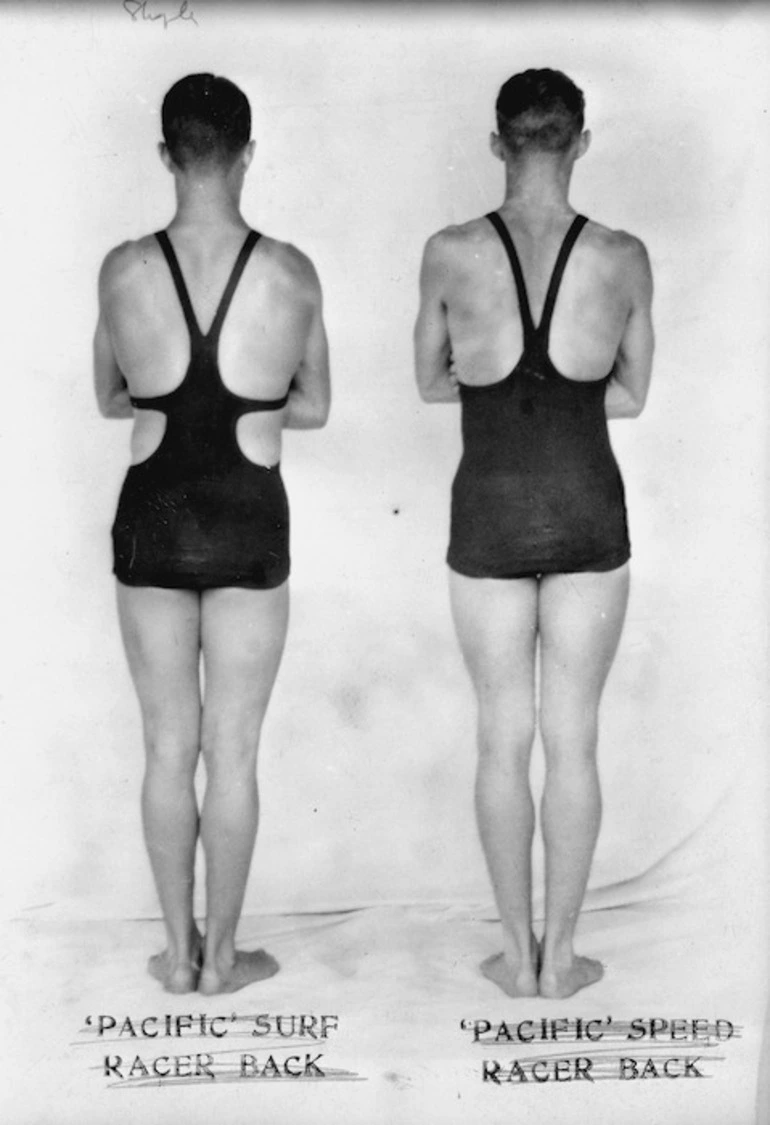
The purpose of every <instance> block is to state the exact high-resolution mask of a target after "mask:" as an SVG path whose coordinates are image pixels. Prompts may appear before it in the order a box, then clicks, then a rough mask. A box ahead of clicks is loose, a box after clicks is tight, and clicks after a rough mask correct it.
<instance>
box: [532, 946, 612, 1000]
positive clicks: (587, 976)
mask: <svg viewBox="0 0 770 1125" xmlns="http://www.w3.org/2000/svg"><path fill="white" fill-rule="evenodd" d="M603 976H604V965H602V963H601V961H594V960H592V959H591V958H590V957H577V956H575V957H573V959H572V964H571V965H569V966H567V967H566V968H558V969H547V968H543V969H541V970H540V981H539V989H540V995H541V996H546V997H548V998H549V999H553V1000H563V999H564V997H566V996H573V995H574V994H575V993H576V992H579V991H580V989H581V988H587V987H588V985H589V984H596V982H597V981H598V980H601V978H602V977H603Z"/></svg>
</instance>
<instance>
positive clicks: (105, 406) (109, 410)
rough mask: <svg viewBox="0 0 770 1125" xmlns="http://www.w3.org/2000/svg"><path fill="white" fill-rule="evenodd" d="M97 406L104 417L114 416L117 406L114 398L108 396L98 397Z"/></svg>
mask: <svg viewBox="0 0 770 1125" xmlns="http://www.w3.org/2000/svg"><path fill="white" fill-rule="evenodd" d="M96 406H97V409H98V411H99V413H100V414H101V416H102V418H114V417H115V408H114V406H113V403H112V400H111V399H108V398H97V400H96Z"/></svg>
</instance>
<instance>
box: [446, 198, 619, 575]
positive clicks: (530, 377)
mask: <svg viewBox="0 0 770 1125" xmlns="http://www.w3.org/2000/svg"><path fill="white" fill-rule="evenodd" d="M487 218H488V219H489V220H490V222H491V223H492V225H493V226H494V228H495V230H496V231H497V233H498V235H499V237H500V239H501V241H502V243H503V246H504V247H505V250H506V253H507V255H508V260H509V262H510V265H511V271H512V274H513V279H514V282H515V285H516V291H517V296H518V301H519V309H520V315H521V323H522V330H523V336H524V348H523V352H522V355H521V357H520V359H519V361H518V363H517V364H516V366H515V367H514V369H513V371H511V373H510V374H509V375H508V376H506V377H505V378H503V379H501V380H499V381H498V382H495V383H491V384H486V385H482V386H470V385H468V384H464V383H461V384H460V399H461V404H462V435H463V456H462V460H461V462H460V467H459V469H458V472H457V476H456V477H455V482H454V485H453V502H452V535H451V541H450V551H449V563H450V566H452V567H453V569H455V570H457V571H459V572H460V573H462V574H467V575H469V576H471V577H514V576H517V575H519V574H522V573H541V572H545V571H560V570H578V569H604V568H605V567H604V564H605V563H606V562H607V560H610V562H611V565H620V563H619V562H618V561H617V560H618V559H620V560H621V561H625V558H627V557H628V556H627V552H628V539H627V529H626V523H625V507H624V500H623V486H622V481H621V479H620V474H619V472H618V468H617V464H616V462H615V458H614V455H613V453H612V448H611V446H610V441H609V434H608V431H607V421H606V416H605V410H604V397H605V393H606V386H607V379H608V378H609V376H607V377H606V378H604V379H598V380H594V381H589V382H581V381H579V380H574V379H567V378H565V377H564V376H563V375H561V374H560V373H559V372H558V371H557V370H556V368H555V367H554V366H553V364H552V363H551V360H550V358H549V355H548V339H549V333H550V326H551V320H552V317H553V312H554V308H555V305H556V299H557V297H558V292H559V287H560V285H561V281H562V278H563V276H564V270H565V267H566V265H567V262H568V260H569V256H570V253H571V252H572V249H573V247H574V245H575V241H576V239H577V238H578V236H579V234H580V232H581V230H582V229H583V227H584V226H585V224H586V222H587V219H586V218H585V216H582V215H578V216H576V217H575V219H574V220H573V222H572V224H571V226H570V228H569V230H568V231H567V233H566V235H565V237H564V240H563V242H562V245H561V248H560V250H559V253H558V256H557V259H556V263H555V265H554V269H553V273H552V275H551V279H550V282H549V285H548V290H547V293H546V298H545V302H544V305H543V314H542V317H541V319H540V323H539V324H538V325H535V324H534V322H533V319H532V313H531V309H530V304H529V298H528V295H527V290H526V284H525V281H524V275H523V271H522V269H521V264H520V261H519V257H518V254H517V253H516V248H515V246H514V243H513V239H512V238H511V236H510V233H509V231H508V228H507V227H506V226H505V223H504V222H503V220H502V218H501V217H500V216H499V215H498V214H497V213H492V214H490V215H488V216H487ZM597 560H598V561H597ZM594 564H595V565H594Z"/></svg>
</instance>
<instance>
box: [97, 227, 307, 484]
mask: <svg viewBox="0 0 770 1125" xmlns="http://www.w3.org/2000/svg"><path fill="white" fill-rule="evenodd" d="M247 231H248V228H247V227H246V226H245V225H244V226H242V225H240V224H239V225H237V226H236V225H233V226H232V228H231V229H228V230H225V231H222V230H221V228H220V229H217V231H216V232H215V234H214V235H213V236H212V238H211V240H210V241H209V242H208V243H205V242H203V240H202V239H201V237H200V231H196V232H195V237H194V238H191V237H189V236H187V234H186V232H185V231H184V230H177V229H175V227H174V224H172V225H171V226H170V227H169V228H168V233H169V237H170V239H171V241H172V243H173V246H174V249H175V250H176V253H177V256H178V258H179V263H180V266H181V269H182V273H183V275H184V279H185V282H186V284H187V288H188V290H189V292H190V298H191V301H192V304H193V309H194V312H195V316H196V319H197V321H198V325H199V327H200V328H201V330H202V331H203V332H204V333H205V332H207V331H208V329H209V327H210V325H211V322H212V320H213V318H214V315H215V312H216V308H217V305H218V303H219V300H220V298H221V296H222V292H223V290H224V288H225V285H226V283H227V278H228V276H229V273H230V270H231V269H232V266H233V262H234V261H235V259H236V257H237V256H238V252H239V250H240V248H241V246H242V244H243V241H244V238H245V236H246V234H247ZM100 292H101V298H102V300H101V308H102V313H103V317H104V320H105V322H106V323H105V328H106V331H107V333H108V335H109V339H110V342H111V345H112V349H113V353H114V356H115V359H116V360H117V364H118V367H119V369H120V371H121V372H122V374H123V375H124V376H125V380H126V383H127V384H128V390H129V392H130V393H131V394H132V395H135V396H137V397H152V396H155V395H163V394H167V393H168V392H169V391H171V390H173V389H174V388H175V387H177V386H178V385H179V384H180V383H181V382H182V379H183V378H184V374H185V371H186V368H187V364H188V362H189V357H190V338H189V332H188V330H187V326H186V325H185V321H184V315H183V312H182V308H181V305H180V303H179V298H178V296H177V294H176V292H175V290H174V286H173V282H172V278H171V274H170V272H169V268H168V264H167V263H166V261H165V259H164V257H163V253H162V251H161V249H160V246H159V245H158V242H157V239H156V238H155V236H154V235H147V236H146V237H144V238H140V239H138V240H136V241H133V242H125V243H123V244H122V245H121V246H118V247H116V248H115V249H114V250H112V251H111V253H110V254H108V256H107V258H106V260H105V262H104V266H103V268H102V275H101V278H100ZM319 317H320V287H319V284H318V279H317V276H316V273H315V270H314V268H313V265H312V263H311V262H310V260H309V259H308V258H307V257H306V256H305V255H304V254H303V253H301V251H299V250H297V249H296V248H295V247H294V246H291V245H289V244H287V243H283V242H278V241H276V240H275V239H272V238H268V237H265V236H263V237H262V238H260V241H259V243H258V244H257V246H256V247H255V249H254V251H253V252H252V254H251V255H250V257H249V261H248V263H247V265H246V269H245V271H244V274H243V276H242V278H241V280H240V283H239V285H238V288H237V290H236V292H235V296H234V298H233V302H232V305H231V307H230V309H229V311H228V314H227V318H226V320H225V324H224V326H223V329H222V335H221V338H220V342H219V367H220V371H221V373H222V378H223V381H224V383H225V386H226V387H227V388H228V389H229V390H231V391H233V392H234V393H235V394H239V395H242V396H244V397H245V398H253V399H267V400H270V399H278V398H281V397H282V396H283V395H285V394H286V392H287V390H288V388H289V386H290V385H291V384H292V381H293V380H294V379H295V377H297V376H298V373H299V378H300V379H301V378H302V370H303V364H304V365H306V364H308V363H310V364H313V363H317V364H318V363H321V362H325V355H324V354H323V353H324V351H325V347H324V341H322V340H321V339H320V338H318V337H320V332H321V331H322V326H321V325H320V322H319ZM283 413H284V412H282V411H273V412H266V413H250V414H247V415H244V417H243V418H241V419H240V420H239V424H238V435H237V436H238V442H239V444H240V446H241V448H242V450H243V452H244V453H245V454H246V455H247V456H248V457H249V458H250V459H251V460H253V461H255V462H257V463H259V464H275V463H276V462H277V461H279V460H280V453H281V432H282V428H283V426H284V425H285V422H284V417H283ZM164 427H165V418H164V416H163V415H162V414H160V413H159V412H158V411H154V410H140V411H137V414H136V422H135V426H134V433H133V435H132V442H131V447H132V459H133V461H134V462H135V463H136V462H139V461H142V460H144V459H145V458H147V457H149V456H150V455H151V453H152V452H153V451H154V450H155V448H157V446H158V445H159V443H160V439H161V437H162V435H163V430H164Z"/></svg>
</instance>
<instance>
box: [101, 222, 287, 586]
mask: <svg viewBox="0 0 770 1125" xmlns="http://www.w3.org/2000/svg"><path fill="white" fill-rule="evenodd" d="M155 237H156V238H157V239H158V242H159V243H160V246H161V249H162V250H163V253H164V255H165V257H166V260H167V262H168V265H169V268H170V270H171V275H172V277H173V280H174V284H175V286H176V290H177V293H178V295H179V300H180V303H181V305H182V310H183V312H184V316H185V321H186V323H187V327H188V330H189V332H190V364H189V367H188V368H187V372H186V374H185V376H184V379H183V380H182V382H181V383H180V384H179V386H178V387H176V388H175V389H174V390H173V391H171V392H169V393H168V394H165V395H158V396H156V397H154V398H135V397H133V396H132V398H131V402H132V403H133V405H134V406H136V407H139V408H142V409H148V410H160V411H162V412H163V413H164V414H165V415H166V431H165V433H164V435H163V440H162V441H161V443H160V445H159V447H158V449H157V450H156V451H155V452H154V453H153V454H152V455H151V456H150V457H148V458H147V460H145V461H142V462H140V463H139V464H138V465H132V466H131V467H130V468H129V470H128V473H127V475H126V479H125V482H124V484H123V489H122V491H121V494H120V499H119V501H118V511H117V515H116V517H115V523H114V525H113V528H112V540H113V547H114V567H113V570H114V573H115V575H116V576H117V578H118V579H119V580H120V581H121V582H123V583H124V584H126V585H128V586H166V587H176V588H182V589H191V590H203V589H206V588H207V587H211V586H246V587H250V588H252V589H269V588H272V587H274V586H279V585H280V584H281V583H282V582H284V581H285V580H286V578H287V577H288V574H289V508H288V503H287V499H286V493H285V490H284V487H283V481H282V480H281V473H280V466H278V465H275V466H273V467H266V466H263V465H256V464H254V462H252V461H249V460H248V458H247V457H245V456H244V454H243V453H242V452H241V450H240V448H239V446H238V442H237V439H236V423H237V421H238V419H239V418H240V417H241V416H242V415H244V414H248V413H250V412H252V411H257V410H280V409H281V407H283V406H284V405H285V404H286V402H287V399H288V394H287V395H285V396H284V397H283V398H281V399H273V400H269V401H263V400H259V399H250V398H244V397H243V396H241V395H237V394H234V393H233V392H232V391H230V390H228V389H227V387H225V385H224V383H223V382H222V377H221V375H220V373H219V365H218V361H217V351H218V345H219V336H220V333H221V330H222V324H223V323H224V319H225V316H226V315H227V310H228V308H229V306H230V302H231V300H232V297H233V294H234V292H235V289H236V286H237V285H238V282H239V280H240V278H241V274H242V273H243V270H244V268H245V266H246V262H247V261H248V258H249V255H250V254H251V251H252V249H253V248H254V246H255V245H256V243H257V240H258V239H259V235H258V234H257V233H256V232H255V231H250V232H249V234H248V236H247V237H246V241H245V242H244V244H243V247H242V248H241V251H240V253H239V255H238V258H237V260H236V263H235V266H234V267H233V271H232V273H231V275H230V279H229V281H228V283H227V287H226V289H225V291H224V294H223V296H222V299H221V301H220V304H219V308H218V309H217V312H216V315H215V317H214V320H213V322H212V325H211V328H210V329H209V331H208V332H207V333H206V335H205V336H204V335H203V333H202V332H201V330H200V328H199V327H198V322H197V320H196V318H195V313H194V312H193V308H192V303H191V301H190V297H189V294H188V292H187V287H186V285H185V282H184V278H183V276H182V272H181V270H180V268H179V263H178V261H177V258H176V255H175V253H174V250H173V247H172V245H171V242H170V240H169V238H168V235H167V234H166V233H165V231H160V232H159V233H158V234H156V236H155Z"/></svg>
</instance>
